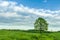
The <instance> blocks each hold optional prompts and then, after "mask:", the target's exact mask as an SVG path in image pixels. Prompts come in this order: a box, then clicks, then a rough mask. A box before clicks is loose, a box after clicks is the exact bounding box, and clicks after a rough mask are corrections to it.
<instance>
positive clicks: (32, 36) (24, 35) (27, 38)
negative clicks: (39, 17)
mask: <svg viewBox="0 0 60 40" xmlns="http://www.w3.org/2000/svg"><path fill="white" fill-rule="evenodd" d="M0 40H60V32H48V31H47V32H44V33H41V34H40V33H39V31H37V30H31V31H30V30H27V31H23V30H0Z"/></svg>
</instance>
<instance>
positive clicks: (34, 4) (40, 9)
mask: <svg viewBox="0 0 60 40" xmlns="http://www.w3.org/2000/svg"><path fill="white" fill-rule="evenodd" d="M38 17H43V18H44V19H45V20H47V22H48V23H49V27H48V30H53V31H57V30H60V0H0V29H22V30H23V29H25V30H27V29H33V28H34V22H35V20H36V19H37V18H38Z"/></svg>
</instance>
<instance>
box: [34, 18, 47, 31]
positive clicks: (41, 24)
mask: <svg viewBox="0 0 60 40" xmlns="http://www.w3.org/2000/svg"><path fill="white" fill-rule="evenodd" d="M34 27H35V30H43V31H46V30H47V29H48V23H47V21H46V20H45V19H43V18H41V17H39V18H38V19H36V21H35V23H34Z"/></svg>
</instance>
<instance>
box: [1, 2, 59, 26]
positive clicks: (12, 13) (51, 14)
mask: <svg viewBox="0 0 60 40" xmlns="http://www.w3.org/2000/svg"><path fill="white" fill-rule="evenodd" d="M17 4H18V3H16V2H8V1H1V2H0V16H1V17H5V18H10V17H11V18H12V17H16V18H17V19H16V20H21V21H24V23H25V21H26V23H27V22H28V21H29V22H32V20H33V21H34V19H35V18H37V17H35V16H42V17H47V19H49V18H51V19H53V20H57V19H59V20H60V16H59V15H60V10H56V11H52V10H45V9H35V8H29V7H27V6H24V5H22V4H20V5H19V6H17ZM18 12H19V13H18ZM21 12H22V13H21ZM26 13H27V15H25V14H26ZM22 14H23V15H22ZM28 14H31V15H33V17H34V18H32V16H31V15H30V16H29V15H28ZM24 15H25V16H24ZM20 17H21V18H20ZM24 18H25V19H24ZM29 18H31V19H29ZM51 19H49V20H48V22H49V23H50V25H51V22H53V23H52V24H55V22H54V21H53V20H52V21H51ZM19 22H20V21H19ZM56 22H57V24H58V25H59V23H60V22H59V21H56ZM58 22H59V23H58ZM22 23H23V22H22ZM27 24H28V23H27ZM57 24H56V25H57Z"/></svg>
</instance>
